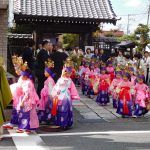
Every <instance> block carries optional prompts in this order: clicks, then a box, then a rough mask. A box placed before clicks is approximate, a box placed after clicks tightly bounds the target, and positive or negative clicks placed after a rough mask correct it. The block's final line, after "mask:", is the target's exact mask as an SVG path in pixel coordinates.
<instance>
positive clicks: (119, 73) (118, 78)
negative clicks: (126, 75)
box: [109, 70, 122, 108]
mask: <svg viewBox="0 0 150 150" xmlns="http://www.w3.org/2000/svg"><path fill="white" fill-rule="evenodd" d="M115 74H116V78H115V79H113V81H112V83H111V85H110V88H109V90H110V92H111V95H112V99H113V108H117V102H118V99H117V93H116V88H117V86H118V84H120V83H121V82H122V71H119V70H118V71H116V73H115Z"/></svg>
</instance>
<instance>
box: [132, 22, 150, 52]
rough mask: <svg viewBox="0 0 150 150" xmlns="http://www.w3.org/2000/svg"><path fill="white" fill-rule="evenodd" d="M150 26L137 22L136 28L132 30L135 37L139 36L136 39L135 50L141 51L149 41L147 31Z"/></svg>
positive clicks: (149, 29) (149, 30)
mask: <svg viewBox="0 0 150 150" xmlns="http://www.w3.org/2000/svg"><path fill="white" fill-rule="evenodd" d="M149 32H150V28H149V27H148V26H147V25H144V24H139V25H138V27H137V29H136V30H135V31H134V34H135V35H136V37H138V38H139V40H138V41H137V50H138V51H143V50H144V49H145V47H146V45H147V44H149V43H150V39H149V34H148V33H149Z"/></svg>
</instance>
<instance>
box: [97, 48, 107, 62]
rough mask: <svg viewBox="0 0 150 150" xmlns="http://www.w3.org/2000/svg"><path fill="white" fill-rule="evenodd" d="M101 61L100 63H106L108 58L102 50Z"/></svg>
mask: <svg viewBox="0 0 150 150" xmlns="http://www.w3.org/2000/svg"><path fill="white" fill-rule="evenodd" d="M99 57H100V58H99V59H100V61H101V62H106V61H107V57H106V55H105V54H104V50H103V49H101V50H100V55H99Z"/></svg>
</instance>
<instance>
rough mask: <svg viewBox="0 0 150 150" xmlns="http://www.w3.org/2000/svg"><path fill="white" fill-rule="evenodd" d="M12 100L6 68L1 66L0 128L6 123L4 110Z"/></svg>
mask: <svg viewBox="0 0 150 150" xmlns="http://www.w3.org/2000/svg"><path fill="white" fill-rule="evenodd" d="M11 100H12V94H11V91H10V87H9V84H8V80H7V78H6V74H5V71H4V68H3V67H2V66H1V65H0V126H1V125H2V124H3V122H4V121H5V115H4V109H5V108H6V107H7V106H8V104H9V103H10V102H11Z"/></svg>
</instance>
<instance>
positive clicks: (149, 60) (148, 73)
mask: <svg viewBox="0 0 150 150" xmlns="http://www.w3.org/2000/svg"><path fill="white" fill-rule="evenodd" d="M143 60H144V62H143V67H142V68H143V69H144V74H145V79H146V83H147V82H148V81H149V79H150V56H149V53H148V52H147V51H145V52H144V58H143Z"/></svg>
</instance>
